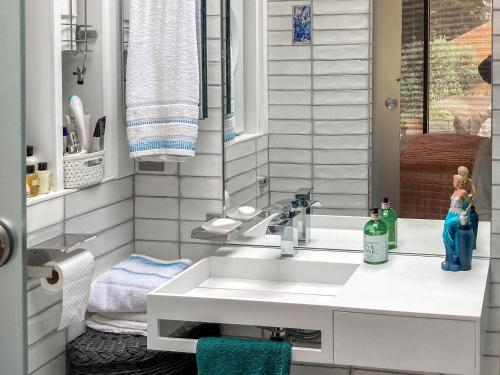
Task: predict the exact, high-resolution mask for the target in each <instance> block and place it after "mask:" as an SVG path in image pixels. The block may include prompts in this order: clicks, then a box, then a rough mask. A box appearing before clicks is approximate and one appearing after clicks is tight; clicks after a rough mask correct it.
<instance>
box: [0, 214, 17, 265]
mask: <svg viewBox="0 0 500 375" xmlns="http://www.w3.org/2000/svg"><path fill="white" fill-rule="evenodd" d="M13 248H14V241H13V240H12V234H11V232H10V229H9V227H8V226H7V225H6V224H5V223H3V222H1V221H0V267H2V266H4V265H5V264H7V263H8V261H9V259H10V256H11V255H12V250H13Z"/></svg>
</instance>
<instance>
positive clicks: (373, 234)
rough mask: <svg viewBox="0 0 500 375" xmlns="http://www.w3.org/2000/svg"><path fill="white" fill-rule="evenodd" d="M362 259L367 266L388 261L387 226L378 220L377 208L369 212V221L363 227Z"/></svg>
mask: <svg viewBox="0 0 500 375" xmlns="http://www.w3.org/2000/svg"><path fill="white" fill-rule="evenodd" d="M363 258H364V261H365V263H368V264H383V263H386V262H387V261H388V260H389V247H388V243H387V225H385V223H384V222H383V221H382V220H380V216H379V211H378V208H374V209H372V210H371V220H370V221H369V222H368V223H366V225H365V229H364V238H363Z"/></svg>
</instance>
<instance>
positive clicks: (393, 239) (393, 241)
mask: <svg viewBox="0 0 500 375" xmlns="http://www.w3.org/2000/svg"><path fill="white" fill-rule="evenodd" d="M380 219H381V220H382V221H383V222H384V223H385V225H387V235H388V242H389V249H395V248H396V247H397V246H398V214H397V212H396V210H394V209H393V208H391V203H390V202H389V198H388V197H385V198H384V201H383V202H382V208H381V209H380Z"/></svg>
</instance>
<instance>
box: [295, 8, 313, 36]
mask: <svg viewBox="0 0 500 375" xmlns="http://www.w3.org/2000/svg"><path fill="white" fill-rule="evenodd" d="M311 20H312V6H311V5H310V4H307V5H304V4H302V5H294V6H293V14H292V32H293V44H296V45H308V44H311V42H312V22H311Z"/></svg>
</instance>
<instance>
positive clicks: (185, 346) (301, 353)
mask: <svg viewBox="0 0 500 375" xmlns="http://www.w3.org/2000/svg"><path fill="white" fill-rule="evenodd" d="M148 337H149V333H148ZM197 345H198V340H196V339H182V338H174V337H158V338H155V349H156V350H158V349H159V350H164V351H168V352H180V353H196V346H197ZM311 354H313V355H317V354H321V349H316V348H301V347H292V361H293V362H303V363H307V362H310V360H311V358H310V356H311Z"/></svg>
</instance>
